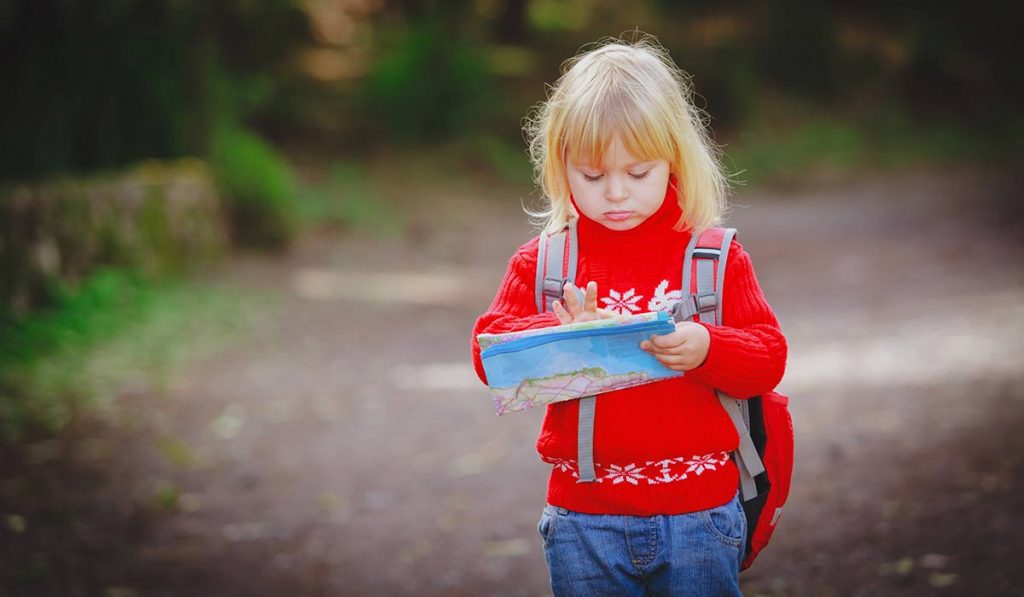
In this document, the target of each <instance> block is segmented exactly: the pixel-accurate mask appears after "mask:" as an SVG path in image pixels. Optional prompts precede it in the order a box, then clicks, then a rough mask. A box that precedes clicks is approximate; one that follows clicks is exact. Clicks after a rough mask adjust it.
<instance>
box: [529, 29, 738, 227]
mask: <svg viewBox="0 0 1024 597" xmlns="http://www.w3.org/2000/svg"><path fill="white" fill-rule="evenodd" d="M562 73H563V74H562V76H561V77H559V79H558V81H557V82H556V83H555V84H554V86H553V87H551V89H550V92H549V94H548V98H547V100H546V101H543V102H541V103H540V104H539V105H538V106H537V107H536V108H535V109H534V110H533V111H532V113H531V115H530V116H529V117H528V118H527V120H526V123H525V126H524V129H525V131H526V135H527V140H528V141H529V153H530V159H531V161H532V162H533V166H534V174H535V182H536V183H537V185H538V186H539V187H540V190H541V193H542V195H543V200H544V202H545V204H546V205H545V207H546V208H545V209H542V210H541V211H530V210H527V213H528V214H529V215H530V216H531V217H533V218H534V219H535V220H536V223H537V224H538V226H540V227H543V229H544V231H545V232H555V231H557V230H560V229H561V228H562V227H563V226H564V225H565V224H566V223H567V222H568V221H569V220H570V219H571V218H574V217H577V215H576V213H575V210H574V209H573V207H572V204H571V202H570V201H569V195H570V189H569V180H568V178H567V175H566V166H565V164H566V160H567V159H569V160H572V161H573V162H576V163H586V164H600V163H601V162H602V158H603V157H604V151H605V149H606V148H607V147H608V146H609V144H610V142H611V141H612V139H613V138H614V137H615V136H616V135H617V136H618V137H619V138H620V139H621V140H622V143H623V144H624V145H625V147H626V149H627V150H628V151H629V153H630V154H632V155H633V156H635V157H637V158H638V159H641V160H644V161H648V160H655V159H664V160H666V161H668V163H669V171H670V173H671V174H673V175H674V177H675V181H676V183H677V185H678V186H677V187H676V192H677V193H676V194H677V196H678V198H679V203H680V207H681V208H682V210H683V215H682V217H681V218H680V221H679V222H677V223H676V229H677V230H686V229H689V228H705V227H707V226H712V225H714V224H717V223H718V222H719V220H720V219H721V217H722V215H723V212H724V210H725V198H726V194H727V192H728V182H727V180H726V177H725V174H724V173H723V171H722V167H721V163H720V161H719V150H718V148H717V147H716V146H715V145H714V143H713V142H712V141H711V138H710V135H709V134H708V130H707V115H706V114H705V113H704V112H702V111H701V110H700V109H698V108H697V107H696V106H694V104H693V101H692V97H693V90H692V87H691V86H690V82H689V77H688V76H687V75H686V74H685V73H683V72H682V71H681V70H680V69H679V67H677V66H676V65H675V63H674V62H673V61H672V58H671V57H669V55H668V51H667V50H665V48H663V47H662V46H661V45H660V44H659V43H658V42H657V40H656V39H655V38H653V37H652V36H649V35H640V36H638V39H637V40H635V41H626V40H623V39H606V40H602V41H599V42H597V44H596V46H595V47H594V48H593V49H590V50H585V51H584V52H582V53H580V54H578V55H576V56H574V57H573V58H570V59H569V60H567V61H565V63H563V65H562Z"/></svg>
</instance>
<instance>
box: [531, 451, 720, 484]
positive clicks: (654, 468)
mask: <svg viewBox="0 0 1024 597" xmlns="http://www.w3.org/2000/svg"><path fill="white" fill-rule="evenodd" d="M541 458H542V460H544V461H545V462H547V463H549V464H552V465H553V467H554V470H555V471H557V472H562V473H566V474H569V475H571V476H572V478H574V479H578V478H579V472H578V471H577V469H576V467H577V464H576V461H575V460H572V459H566V458H553V457H543V456H542V457H541ZM728 461H729V454H728V453H727V452H719V453H714V454H705V455H703V456H690V457H687V456H680V457H678V458H665V459H663V460H648V461H647V462H645V463H643V464H637V463H629V464H623V465H618V464H609V465H603V464H600V463H596V462H595V463H594V470H595V471H599V472H598V474H597V478H596V479H595V480H596V481H597V482H598V483H603V482H605V481H611V482H612V485H617V484H621V483H628V484H630V485H639V484H640V481H646V482H647V484H648V485H661V484H665V483H677V482H679V481H685V480H687V479H688V478H690V476H689V473H696V474H697V475H698V476H699V475H701V474H703V473H705V472H708V471H719V470H722V469H721V467H722V465H724V464H725V463H726V462H728ZM684 467H685V468H686V470H685V471H679V469H681V468H684ZM677 471H678V472H677Z"/></svg>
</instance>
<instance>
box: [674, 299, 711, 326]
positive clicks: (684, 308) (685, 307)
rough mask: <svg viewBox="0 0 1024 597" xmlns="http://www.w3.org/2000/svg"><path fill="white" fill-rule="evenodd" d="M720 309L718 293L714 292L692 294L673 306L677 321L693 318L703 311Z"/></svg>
mask: <svg viewBox="0 0 1024 597" xmlns="http://www.w3.org/2000/svg"><path fill="white" fill-rule="evenodd" d="M716 309H718V295H717V294H715V293H714V292H705V293H702V294H691V295H689V296H687V297H686V298H684V299H683V300H681V301H679V302H678V303H676V304H675V305H674V306H673V307H672V319H674V320H675V321H676V322H680V321H686V320H688V319H692V318H694V317H696V316H697V315H699V314H701V313H707V312H709V311H715V310H716Z"/></svg>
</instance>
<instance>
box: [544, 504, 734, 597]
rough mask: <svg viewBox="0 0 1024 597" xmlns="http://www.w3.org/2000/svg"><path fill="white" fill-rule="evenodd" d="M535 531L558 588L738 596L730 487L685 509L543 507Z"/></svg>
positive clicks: (553, 587) (553, 585)
mask: <svg viewBox="0 0 1024 597" xmlns="http://www.w3.org/2000/svg"><path fill="white" fill-rule="evenodd" d="M537 530H538V531H539V532H540V535H541V537H542V538H543V539H544V559H545V560H546V561H547V564H548V572H549V573H550V575H551V590H552V591H553V592H554V594H555V596H556V597H560V596H562V595H586V596H592V595H715V596H719V595H742V593H740V585H739V574H740V564H741V563H742V562H743V551H744V543H745V540H746V534H747V519H746V517H745V516H744V514H743V506H742V503H741V502H740V498H739V495H738V494H737V495H736V496H735V497H733V499H731V500H730V501H729V502H728V503H726V504H724V505H722V506H718V507H717V508H711V509H709V510H702V511H700V512H691V513H688V514H674V515H658V516H625V515H617V514H584V513H581V512H574V511H572V510H567V509H565V508H559V507H555V506H551V505H547V506H545V507H544V511H543V512H542V513H541V518H540V523H539V524H538V525H537Z"/></svg>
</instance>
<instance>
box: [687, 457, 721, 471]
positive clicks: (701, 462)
mask: <svg viewBox="0 0 1024 597" xmlns="http://www.w3.org/2000/svg"><path fill="white" fill-rule="evenodd" d="M722 464H725V462H724V461H722V460H721V459H720V458H715V455H714V454H705V455H703V456H697V455H694V456H693V458H691V459H690V460H688V461H687V462H686V465H687V468H686V472H687V473H697V476H700V475H701V474H702V473H703V472H704V471H714V470H718V469H717V467H718V466H720V465H722Z"/></svg>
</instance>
